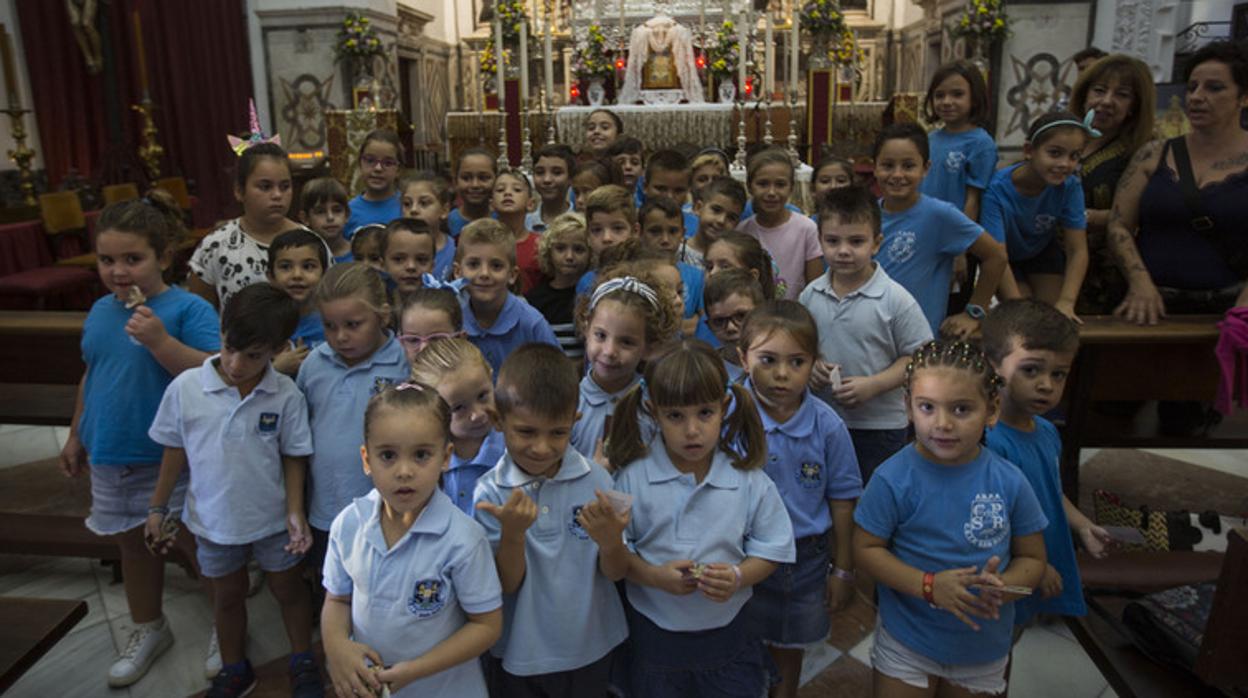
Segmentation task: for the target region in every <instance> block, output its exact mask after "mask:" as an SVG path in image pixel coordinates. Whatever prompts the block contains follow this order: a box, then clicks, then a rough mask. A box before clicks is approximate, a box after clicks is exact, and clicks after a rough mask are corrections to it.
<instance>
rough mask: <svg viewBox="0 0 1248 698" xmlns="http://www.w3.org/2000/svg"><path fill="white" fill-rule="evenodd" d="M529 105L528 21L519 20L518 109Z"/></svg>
mask: <svg viewBox="0 0 1248 698" xmlns="http://www.w3.org/2000/svg"><path fill="white" fill-rule="evenodd" d="M528 103H529V20H528V19H521V20H520V108H521V109H523V108H524V105H526V104H528Z"/></svg>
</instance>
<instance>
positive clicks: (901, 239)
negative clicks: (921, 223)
mask: <svg viewBox="0 0 1248 698" xmlns="http://www.w3.org/2000/svg"><path fill="white" fill-rule="evenodd" d="M917 238H918V235H916V234H915V232H914V231H913V230H902V231H900V232H898V233H897V234H895V235H893V239H892V240H890V241H889V243H888V249H887V250H885V253H886V254H888V259H889V261H891V262H893V263H894V264H901V263H902V262H908V261H910V258H911V257H913V256H914V248H915V240H916V239H917Z"/></svg>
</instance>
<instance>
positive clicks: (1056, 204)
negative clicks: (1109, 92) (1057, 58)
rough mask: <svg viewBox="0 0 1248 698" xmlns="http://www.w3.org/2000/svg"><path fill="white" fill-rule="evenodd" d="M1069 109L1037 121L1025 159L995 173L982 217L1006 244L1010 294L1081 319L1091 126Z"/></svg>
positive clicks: (1005, 279) (1006, 283) (1006, 286)
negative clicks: (1081, 173)
mask: <svg viewBox="0 0 1248 698" xmlns="http://www.w3.org/2000/svg"><path fill="white" fill-rule="evenodd" d="M1092 117H1093V113H1092V112H1091V111H1089V112H1088V114H1087V117H1086V118H1084V119H1083V120H1082V121H1080V120H1079V119H1078V118H1077V117H1076V116H1075V115H1074V114H1071V113H1070V112H1064V111H1062V112H1049V113H1047V114H1044V115H1043V116H1041V117H1040V118H1038V119H1036V120H1035V121H1034V122H1032V124H1031V128H1030V129H1029V130H1028V132H1027V140H1026V141H1025V142H1024V143H1023V162H1020V163H1018V164H1017V165H1013V166H1011V167H1007V168H1005V169H1003V170H1001V171H999V172H997V173H996V174H995V175H993V177H992V183H991V184H989V185H988V191H987V193H986V194H984V211H983V215H982V216H981V218H980V220H981V222H982V223H983V225H984V228H985V229H986V230H987V231H988V232H989V233H990V234H991V235H992V236H993V237H994V238H996V239H997V240H998V241H999V242H1004V243H1005V247H1006V250H1007V252H1008V253H1009V258H1010V269H1011V270H1012V271H1013V274H1006V275H1005V276H1003V277H1002V279H1001V286H1002V289H1003V290H1005V291H1006V294H1007V297H1014V296H1015V295H1018V294H1015V293H1011V292H1010V291H1009V290H1007V289H1010V287H1012V286H1014V284H1015V283H1017V288H1018V291H1019V293H1021V294H1022V295H1024V296H1034V297H1035V298H1037V299H1039V300H1041V301H1044V302H1045V303H1049V304H1051V305H1053V306H1054V307H1056V308H1057V309H1058V310H1060V311H1062V314H1063V315H1066V316H1067V317H1069V318H1071V319H1073V320H1075V321H1078V320H1079V318H1078V317H1077V316H1076V315H1075V301H1076V300H1077V299H1078V297H1079V289H1080V288H1081V287H1082V286H1083V276H1084V274H1085V273H1086V272H1087V270H1088V230H1087V228H1088V220H1087V211H1086V210H1085V209H1084V201H1083V186H1082V185H1081V184H1080V183H1079V177H1078V176H1077V174H1076V172H1077V170H1078V169H1079V158H1080V157H1081V155H1082V154H1083V147H1084V145H1086V144H1087V141H1088V136H1089V135H1093V136H1099V135H1100V133H1099V132H1098V131H1096V130H1095V129H1093V128H1092Z"/></svg>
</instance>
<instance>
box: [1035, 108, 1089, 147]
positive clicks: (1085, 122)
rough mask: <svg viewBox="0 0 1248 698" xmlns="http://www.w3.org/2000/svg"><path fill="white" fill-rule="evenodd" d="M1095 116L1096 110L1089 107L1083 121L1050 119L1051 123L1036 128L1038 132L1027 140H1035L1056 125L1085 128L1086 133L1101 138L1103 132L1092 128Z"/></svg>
mask: <svg viewBox="0 0 1248 698" xmlns="http://www.w3.org/2000/svg"><path fill="white" fill-rule="evenodd" d="M1095 116H1096V110H1095V109H1089V110H1088V113H1087V114H1086V115H1085V116H1084V117H1083V121H1075V120H1074V119H1058V120H1057V121H1050V122H1049V123H1047V124H1045V125H1043V126H1041V127H1040V128H1038V129H1036V132H1035V133H1033V134H1031V137H1030V138H1028V139H1027V140H1029V141H1034V140H1036V138H1037V137H1038V136H1039V135H1040V134H1042V133H1044V132H1045V131H1047V130H1049V129H1051V128H1053V127H1055V126H1075V127H1077V128H1081V129H1083V131H1084V133H1087V134H1088V135H1089V136H1092V137H1093V138H1100V137H1101V132H1100V131H1098V130H1096V129H1094V128H1092V119H1093V118H1094V117H1095Z"/></svg>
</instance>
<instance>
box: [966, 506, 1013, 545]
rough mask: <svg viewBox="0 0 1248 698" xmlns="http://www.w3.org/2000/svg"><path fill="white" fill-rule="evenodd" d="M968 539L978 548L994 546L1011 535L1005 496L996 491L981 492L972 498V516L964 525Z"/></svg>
mask: <svg viewBox="0 0 1248 698" xmlns="http://www.w3.org/2000/svg"><path fill="white" fill-rule="evenodd" d="M962 533H963V535H965V536H966V540H967V541H969V542H970V543H971V545H974V546H975V547H977V548H984V549H987V548H992V547H995V546H997V545H999V544H1001V542H1002V541H1004V540H1005V539H1006V537H1008V536H1009V535H1010V519H1009V516H1007V512H1006V510H1005V498H1004V497H1002V496H1001V495H1000V494H997V493H996V492H980V493H979V494H977V495H975V499H973V500H971V516H970V519H968V520H967V522H966V523H965V524H963V525H962Z"/></svg>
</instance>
